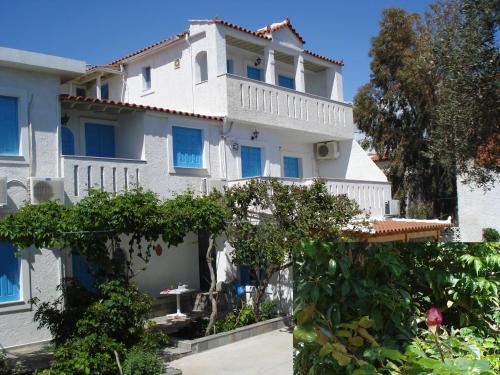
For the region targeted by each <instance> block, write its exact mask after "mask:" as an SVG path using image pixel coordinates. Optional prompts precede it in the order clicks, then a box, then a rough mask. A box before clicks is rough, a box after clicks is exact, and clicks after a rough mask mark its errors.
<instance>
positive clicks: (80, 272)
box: [71, 254, 97, 292]
mask: <svg viewBox="0 0 500 375" xmlns="http://www.w3.org/2000/svg"><path fill="white" fill-rule="evenodd" d="M71 264H72V267H73V278H75V279H76V280H77V281H78V282H79V283H80V285H81V286H82V287H84V288H85V289H87V290H88V291H90V292H95V291H96V289H95V288H94V277H93V276H92V272H96V270H97V267H89V265H88V264H87V262H85V259H84V258H83V257H82V256H81V255H79V254H73V255H72V256H71ZM91 271H92V272H91Z"/></svg>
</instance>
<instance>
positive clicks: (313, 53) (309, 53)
mask: <svg viewBox="0 0 500 375" xmlns="http://www.w3.org/2000/svg"><path fill="white" fill-rule="evenodd" d="M304 53H306V54H308V55H311V56H313V57H316V58H317V59H320V60H324V61H326V62H329V63H332V64H335V65H340V66H344V60H334V59H332V58H330V57H326V56H322V55H320V54H318V53H315V52H311V51H307V50H304Z"/></svg>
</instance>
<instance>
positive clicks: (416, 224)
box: [371, 219, 453, 236]
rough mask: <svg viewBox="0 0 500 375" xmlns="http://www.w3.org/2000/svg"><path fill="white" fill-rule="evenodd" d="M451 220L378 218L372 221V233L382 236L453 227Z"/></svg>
mask: <svg viewBox="0 0 500 375" xmlns="http://www.w3.org/2000/svg"><path fill="white" fill-rule="evenodd" d="M451 226H453V224H452V223H451V221H438V220H435V221H433V220H411V219H408V220H404V219H400V220H376V221H374V222H372V227H373V231H372V233H371V235H374V236H380V235H388V234H398V233H412V232H425V231H430V230H438V229H444V228H447V227H451Z"/></svg>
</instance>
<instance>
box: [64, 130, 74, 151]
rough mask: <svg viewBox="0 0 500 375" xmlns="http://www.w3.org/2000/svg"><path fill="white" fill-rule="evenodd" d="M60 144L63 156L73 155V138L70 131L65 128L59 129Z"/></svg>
mask: <svg viewBox="0 0 500 375" xmlns="http://www.w3.org/2000/svg"><path fill="white" fill-rule="evenodd" d="M61 143H62V154H63V155H74V154H75V137H73V132H72V131H71V129H69V128H68V127H66V126H63V127H61Z"/></svg>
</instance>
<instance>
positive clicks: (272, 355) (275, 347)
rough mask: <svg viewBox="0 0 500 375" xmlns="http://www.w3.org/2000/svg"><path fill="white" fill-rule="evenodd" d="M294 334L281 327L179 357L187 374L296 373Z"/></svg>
mask: <svg viewBox="0 0 500 375" xmlns="http://www.w3.org/2000/svg"><path fill="white" fill-rule="evenodd" d="M292 341H293V340H292V334H291V333H290V332H288V330H286V329H283V330H278V331H273V332H269V333H264V334H262V335H258V336H254V337H251V338H249V339H246V340H242V341H238V342H235V343H234V344H229V345H224V346H221V347H219V348H215V349H211V350H207V351H205V352H202V353H199V354H192V355H189V356H187V357H183V358H180V359H177V360H175V361H173V362H171V363H170V364H169V366H171V367H174V368H178V369H180V370H182V374H183V375H229V374H230V375H235V374H238V375H292V374H293V351H292V345H293V343H292Z"/></svg>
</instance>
